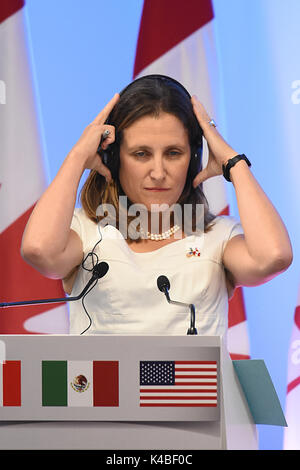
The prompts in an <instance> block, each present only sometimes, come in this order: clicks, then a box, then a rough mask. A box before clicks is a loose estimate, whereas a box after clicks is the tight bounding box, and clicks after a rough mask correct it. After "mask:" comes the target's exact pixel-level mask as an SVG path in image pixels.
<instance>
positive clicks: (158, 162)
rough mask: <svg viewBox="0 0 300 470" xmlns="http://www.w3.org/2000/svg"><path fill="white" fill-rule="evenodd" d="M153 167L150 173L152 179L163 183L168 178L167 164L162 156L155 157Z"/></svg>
mask: <svg viewBox="0 0 300 470" xmlns="http://www.w3.org/2000/svg"><path fill="white" fill-rule="evenodd" d="M151 163H152V167H151V171H150V176H151V178H152V179H155V180H157V181H161V180H163V179H164V178H165V176H166V170H165V164H164V161H163V158H162V157H161V156H157V157H154V158H153V159H152V162H151Z"/></svg>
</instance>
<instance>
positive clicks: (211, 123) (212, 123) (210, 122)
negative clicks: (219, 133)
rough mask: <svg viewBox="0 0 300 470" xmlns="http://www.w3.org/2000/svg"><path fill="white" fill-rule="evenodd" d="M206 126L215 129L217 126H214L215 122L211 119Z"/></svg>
mask: <svg viewBox="0 0 300 470" xmlns="http://www.w3.org/2000/svg"><path fill="white" fill-rule="evenodd" d="M208 124H209V125H210V126H211V127H217V124H216V122H215V121H214V120H213V119H211V120H210V121H208Z"/></svg>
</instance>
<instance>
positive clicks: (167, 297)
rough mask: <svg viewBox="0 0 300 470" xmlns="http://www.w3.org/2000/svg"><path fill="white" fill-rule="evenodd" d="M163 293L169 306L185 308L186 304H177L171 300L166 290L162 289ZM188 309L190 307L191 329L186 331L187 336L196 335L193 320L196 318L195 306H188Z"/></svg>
mask: <svg viewBox="0 0 300 470" xmlns="http://www.w3.org/2000/svg"><path fill="white" fill-rule="evenodd" d="M164 293H165V296H166V299H167V301H168V302H169V304H173V305H179V306H183V305H184V306H187V304H184V303H182V302H177V301H176V300H171V299H170V295H169V291H168V289H167V288H165V289H164ZM189 307H190V311H191V327H190V328H189V330H188V334H192V335H196V334H197V330H196V328H195V318H196V314H195V306H194V304H189Z"/></svg>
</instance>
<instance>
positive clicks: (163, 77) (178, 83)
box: [120, 74, 191, 98]
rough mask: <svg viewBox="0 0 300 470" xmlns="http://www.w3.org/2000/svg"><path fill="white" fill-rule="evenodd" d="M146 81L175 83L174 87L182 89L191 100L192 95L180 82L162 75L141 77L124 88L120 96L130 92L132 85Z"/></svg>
mask: <svg viewBox="0 0 300 470" xmlns="http://www.w3.org/2000/svg"><path fill="white" fill-rule="evenodd" d="M145 79H147V80H148V79H150V80H157V79H159V80H161V81H166V82H167V81H168V82H171V83H173V85H176V86H177V87H178V88H180V89H181V90H182V91H183V92H184V93H185V94H186V95H187V96H188V97H189V98H191V95H190V93H189V92H188V91H187V89H186V88H185V87H184V86H183V85H182V84H181V83H180V82H178V81H177V80H175V78H172V77H168V76H167V75H160V74H151V75H144V76H143V77H139V78H136V79H135V80H134V81H133V82H131V83H129V85H127V86H126V87H125V88H123V90H122V91H121V92H120V95H122V94H123V93H125V91H127V90H128V88H130V87H131V86H132V85H134V84H135V83H136V82H139V81H140V80H145Z"/></svg>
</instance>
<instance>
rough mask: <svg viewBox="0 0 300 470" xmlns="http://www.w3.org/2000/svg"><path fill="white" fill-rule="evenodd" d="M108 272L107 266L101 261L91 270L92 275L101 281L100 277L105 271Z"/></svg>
mask: <svg viewBox="0 0 300 470" xmlns="http://www.w3.org/2000/svg"><path fill="white" fill-rule="evenodd" d="M108 270H109V266H108V264H107V263H105V261H102V262H101V263H98V264H96V266H95V267H94V269H93V275H94V276H95V277H97V278H98V279H101V277H103V276H105V274H106V273H107V271H108Z"/></svg>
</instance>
